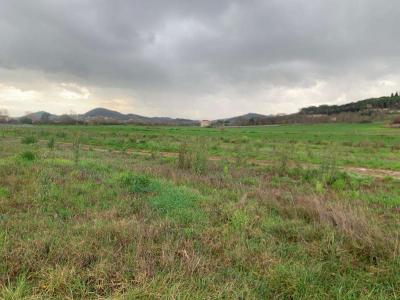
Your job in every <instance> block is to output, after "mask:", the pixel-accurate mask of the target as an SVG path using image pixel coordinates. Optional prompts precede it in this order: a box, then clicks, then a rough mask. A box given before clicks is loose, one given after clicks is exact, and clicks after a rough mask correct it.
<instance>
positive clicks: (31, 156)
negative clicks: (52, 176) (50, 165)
mask: <svg viewBox="0 0 400 300" xmlns="http://www.w3.org/2000/svg"><path fill="white" fill-rule="evenodd" d="M20 156H21V159H22V160H25V161H34V160H35V159H36V154H35V153H33V152H32V151H24V152H22V153H21V155H20Z"/></svg>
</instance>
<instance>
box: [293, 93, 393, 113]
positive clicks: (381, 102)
mask: <svg viewBox="0 0 400 300" xmlns="http://www.w3.org/2000/svg"><path fill="white" fill-rule="evenodd" d="M373 109H375V110H377V109H380V110H382V109H386V110H391V109H392V110H399V109H400V96H399V95H398V94H397V93H396V95H392V96H391V97H380V98H370V99H365V100H360V101H357V102H351V103H347V104H343V105H320V106H310V107H305V108H302V109H301V110H300V114H308V115H310V114H312V115H317V114H320V115H332V114H340V113H344V112H360V111H364V110H373Z"/></svg>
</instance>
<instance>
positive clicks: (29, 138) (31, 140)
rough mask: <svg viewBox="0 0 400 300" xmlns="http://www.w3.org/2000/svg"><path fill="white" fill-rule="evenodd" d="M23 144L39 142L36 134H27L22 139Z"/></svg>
mask: <svg viewBox="0 0 400 300" xmlns="http://www.w3.org/2000/svg"><path fill="white" fill-rule="evenodd" d="M21 143H22V144H35V143H37V139H36V138H35V137H34V136H26V137H24V138H22V140H21Z"/></svg>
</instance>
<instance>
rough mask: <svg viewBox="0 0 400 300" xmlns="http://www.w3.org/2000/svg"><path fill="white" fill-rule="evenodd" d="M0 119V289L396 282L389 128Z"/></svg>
mask: <svg viewBox="0 0 400 300" xmlns="http://www.w3.org/2000/svg"><path fill="white" fill-rule="evenodd" d="M0 130H1V133H0V298H4V299H24V298H26V299H43V298H44V299H53V298H54V299H65V298H78V299H98V298H109V299H136V298H145V299H147V298H152V299H158V298H173V299H175V298H179V299H186V298H194V299H210V298H212V299H214V298H227V299H238V298H241V299H276V298H284V299H298V298H302V299H332V298H334V299H357V298H362V299H398V298H399V296H400V273H399V272H398V270H399V268H400V253H399V251H400V242H399V241H400V240H399V234H398V233H399V232H400V213H399V209H400V181H399V180H398V179H396V178H390V177H373V176H361V175H360V174H358V173H356V172H351V171H349V169H346V168H347V167H368V168H378V169H391V170H394V171H399V170H400V165H399V154H400V144H399V142H400V132H399V130H398V129H396V128H389V127H385V126H384V124H323V125H298V126H277V127H249V128H224V129H215V128H214V129H213V128H203V129H200V128H190V127H180V128H175V127H139V126H76V127H64V126H32V127H18V126H12V127H2V128H0ZM25 137H34V139H35V141H36V142H35V143H21V140H24V138H25ZM78 137H79V138H78ZM49 141H53V142H52V144H53V145H52V147H50V146H49ZM32 157H33V158H32ZM31 158H32V159H31Z"/></svg>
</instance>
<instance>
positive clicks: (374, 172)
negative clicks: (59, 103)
mask: <svg viewBox="0 0 400 300" xmlns="http://www.w3.org/2000/svg"><path fill="white" fill-rule="evenodd" d="M2 140H3V141H4V140H6V141H8V142H13V141H14V142H16V141H20V139H19V138H3V139H2ZM47 142H48V141H47V140H39V143H40V144H45V143H47ZM56 146H58V147H62V148H72V143H56ZM80 149H82V150H84V151H96V152H103V153H117V154H136V155H152V154H153V153H154V152H151V151H148V150H135V149H127V150H125V151H122V150H111V149H106V148H101V147H97V146H91V145H80ZM156 153H157V154H158V155H161V156H162V157H178V153H176V152H165V151H157V152H156ZM208 159H209V160H210V161H220V160H222V158H221V157H218V156H210V157H209V158H208ZM228 161H234V159H233V158H228ZM247 162H249V163H252V164H255V165H259V166H268V165H272V164H273V163H274V162H273V161H266V160H256V159H250V160H247ZM302 166H304V167H306V168H316V167H318V165H313V164H302ZM339 169H340V170H343V171H346V172H351V173H356V174H359V175H364V176H371V177H376V178H384V177H392V178H395V179H399V180H400V171H393V170H384V169H369V168H363V167H350V166H340V167H339Z"/></svg>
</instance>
